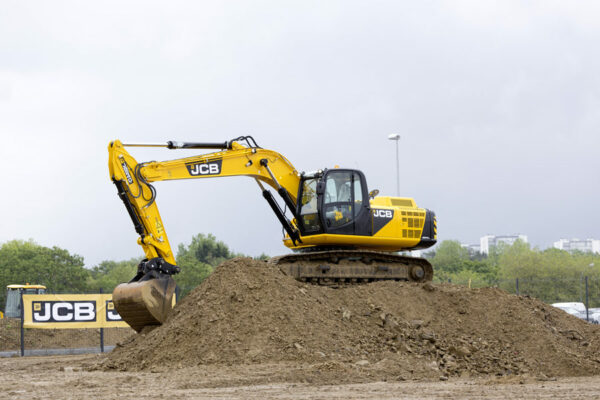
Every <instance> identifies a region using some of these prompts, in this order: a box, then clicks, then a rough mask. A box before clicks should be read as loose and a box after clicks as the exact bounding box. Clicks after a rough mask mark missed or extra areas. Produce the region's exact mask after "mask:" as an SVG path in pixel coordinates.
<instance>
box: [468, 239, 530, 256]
mask: <svg viewBox="0 0 600 400" xmlns="http://www.w3.org/2000/svg"><path fill="white" fill-rule="evenodd" d="M519 239H521V240H522V241H523V242H525V243H527V236H526V235H506V236H494V235H486V236H482V237H481V238H480V239H479V251H480V252H481V253H483V254H486V255H489V254H490V248H492V247H495V246H498V245H499V244H500V243H506V244H507V245H509V246H511V245H512V244H513V243H515V242H516V241H517V240H519Z"/></svg>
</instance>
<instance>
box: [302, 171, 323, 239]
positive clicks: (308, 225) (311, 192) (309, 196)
mask: <svg viewBox="0 0 600 400" xmlns="http://www.w3.org/2000/svg"><path fill="white" fill-rule="evenodd" d="M317 207H318V203H317V180H316V179H307V180H305V181H303V183H302V197H301V199H300V218H301V219H302V224H303V225H304V230H305V231H306V232H314V231H320V230H321V223H320V222H319V213H318V209H317Z"/></svg>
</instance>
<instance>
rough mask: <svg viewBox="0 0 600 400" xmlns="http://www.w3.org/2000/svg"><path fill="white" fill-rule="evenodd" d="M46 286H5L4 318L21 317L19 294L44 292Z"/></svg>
mask: <svg viewBox="0 0 600 400" xmlns="http://www.w3.org/2000/svg"><path fill="white" fill-rule="evenodd" d="M44 293H46V286H43V285H30V284H26V285H8V286H6V306H5V308H4V316H5V317H6V318H21V294H44Z"/></svg>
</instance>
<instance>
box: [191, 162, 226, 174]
mask: <svg viewBox="0 0 600 400" xmlns="http://www.w3.org/2000/svg"><path fill="white" fill-rule="evenodd" d="M222 162H223V160H216V161H210V162H197V163H188V164H186V165H185V166H186V167H187V170H188V172H189V173H190V175H192V176H201V175H219V174H220V173H221V165H222Z"/></svg>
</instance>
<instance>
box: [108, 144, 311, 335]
mask: <svg viewBox="0 0 600 400" xmlns="http://www.w3.org/2000/svg"><path fill="white" fill-rule="evenodd" d="M240 142H245V143H246V146H244V145H242V144H240ZM128 146H130V147H166V148H169V149H218V150H220V151H217V152H213V153H209V154H204V155H199V156H192V157H186V158H181V159H175V160H170V161H152V162H146V163H138V162H137V161H136V160H135V159H134V158H133V157H132V156H131V155H130V154H129V153H128V152H127V150H126V149H125V147H128ZM108 152H109V161H108V166H109V172H110V177H111V179H112V181H113V182H114V184H115V185H116V187H117V192H118V195H119V197H120V198H121V200H122V201H123V203H124V205H125V208H126V209H127V212H128V214H129V216H130V218H131V220H132V222H133V225H134V228H135V230H136V232H137V233H138V235H139V238H138V244H139V245H141V246H142V248H143V250H144V253H145V256H146V258H145V259H144V260H143V261H142V262H140V264H139V266H138V272H137V274H136V276H135V277H134V278H133V279H132V280H131V281H130V282H129V283H126V284H121V285H119V286H117V288H115V291H114V292H113V302H114V304H115V307H116V309H117V311H118V312H119V314H120V315H121V317H122V318H123V320H125V321H126V322H127V323H129V324H130V325H131V326H132V327H133V328H134V329H135V330H136V331H138V332H139V331H141V330H142V328H143V327H145V326H149V325H160V324H161V323H163V322H164V320H165V319H166V317H167V315H168V313H169V311H170V309H171V307H172V303H173V300H172V297H173V294H174V290H175V282H174V281H173V279H172V278H171V275H173V274H176V273H177V272H179V267H178V266H177V265H176V262H175V257H174V254H173V251H172V249H171V246H170V244H169V239H168V237H167V233H166V231H165V228H164V225H163V222H162V219H161V217H160V213H159V211H158V206H157V204H156V190H155V189H154V187H153V186H152V184H151V183H152V182H156V181H166V180H176V179H200V178H214V177H226V176H248V177H251V178H254V179H256V181H257V183H258V185H259V186H260V188H261V190H262V193H263V197H264V198H265V199H266V200H267V202H268V203H269V205H270V206H271V208H272V209H273V211H274V212H275V214H276V216H277V217H278V219H279V221H280V222H281V223H282V226H283V228H284V229H285V230H286V232H287V234H288V236H289V237H290V239H291V240H293V241H294V242H300V243H301V239H300V235H299V231H298V229H297V227H296V226H295V222H294V221H290V220H289V219H287V218H286V216H285V215H284V213H283V211H282V210H281V208H280V207H279V205H278V203H277V202H276V201H275V199H274V198H273V195H272V193H271V192H270V191H269V190H268V189H266V188H265V184H266V185H268V186H271V187H272V188H274V189H276V190H277V192H278V193H279V195H280V196H281V197H282V199H283V201H284V202H285V203H286V205H287V206H288V209H290V211H291V212H292V214H294V216H295V212H296V196H297V193H298V187H299V183H300V175H299V173H298V171H296V169H295V168H294V166H293V165H292V164H291V163H290V162H289V161H288V160H287V159H286V158H285V157H284V156H282V155H281V154H279V153H277V152H275V151H272V150H266V149H262V148H260V147H258V146H257V145H256V142H255V141H254V139H252V137H249V136H246V137H240V138H237V139H234V140H231V141H227V142H222V143H189V142H174V141H169V142H167V143H164V144H137V143H122V142H120V141H118V140H115V141H113V142H111V143H110V144H109V146H108Z"/></svg>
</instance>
